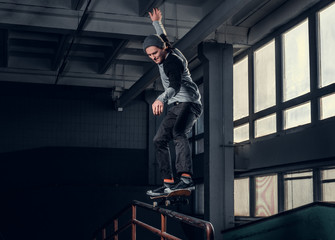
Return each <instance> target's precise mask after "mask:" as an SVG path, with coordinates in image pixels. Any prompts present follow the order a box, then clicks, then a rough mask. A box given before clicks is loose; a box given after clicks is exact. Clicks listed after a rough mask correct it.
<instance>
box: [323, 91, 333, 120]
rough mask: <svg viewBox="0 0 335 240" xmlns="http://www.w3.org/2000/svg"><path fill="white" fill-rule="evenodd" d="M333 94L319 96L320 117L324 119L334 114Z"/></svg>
mask: <svg viewBox="0 0 335 240" xmlns="http://www.w3.org/2000/svg"><path fill="white" fill-rule="evenodd" d="M334 103H335V94H334V93H333V94H331V95H328V96H325V97H322V98H320V119H321V120H323V119H326V118H330V117H334V116H335V104H334Z"/></svg>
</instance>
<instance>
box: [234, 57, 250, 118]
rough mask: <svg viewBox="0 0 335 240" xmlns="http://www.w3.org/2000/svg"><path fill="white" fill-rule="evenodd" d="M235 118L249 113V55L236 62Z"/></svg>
mask: <svg viewBox="0 0 335 240" xmlns="http://www.w3.org/2000/svg"><path fill="white" fill-rule="evenodd" d="M233 88H234V97H233V98H234V120H236V119H240V118H243V117H246V116H248V115H249V100H248V57H246V58H244V59H243V60H242V61H240V62H238V63H235V64H234V87H233Z"/></svg>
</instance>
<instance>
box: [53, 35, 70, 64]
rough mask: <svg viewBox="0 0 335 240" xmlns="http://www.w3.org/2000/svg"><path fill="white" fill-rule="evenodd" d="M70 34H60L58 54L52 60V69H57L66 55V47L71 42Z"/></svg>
mask: <svg viewBox="0 0 335 240" xmlns="http://www.w3.org/2000/svg"><path fill="white" fill-rule="evenodd" d="M69 40H70V36H69V35H62V36H60V38H59V40H58V44H57V50H56V54H55V56H54V58H53V60H52V64H51V70H52V71H56V70H57V69H58V67H59V65H60V63H61V61H62V58H63V56H64V55H65V51H66V47H67V45H68V43H69Z"/></svg>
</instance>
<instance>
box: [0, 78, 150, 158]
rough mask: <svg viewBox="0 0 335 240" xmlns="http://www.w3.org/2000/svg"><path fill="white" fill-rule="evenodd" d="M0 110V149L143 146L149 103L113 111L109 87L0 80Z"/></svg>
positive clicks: (137, 147) (142, 102)
mask: <svg viewBox="0 0 335 240" xmlns="http://www.w3.org/2000/svg"><path fill="white" fill-rule="evenodd" d="M0 112H1V118H0V132H1V136H2V137H1V138H0V152H11V151H18V150H24V149H34V148H40V147H58V146H63V147H64V146H66V147H94V148H131V149H146V147H147V142H146V133H147V104H146V103H145V102H144V101H134V102H133V103H132V104H130V105H129V106H128V107H127V108H125V109H124V111H123V112H116V111H114V110H113V102H112V99H111V96H110V90H108V89H104V90H102V89H94V88H75V87H66V86H54V85H51V86H50V85H37V84H36V85H29V84H6V83H1V86H0Z"/></svg>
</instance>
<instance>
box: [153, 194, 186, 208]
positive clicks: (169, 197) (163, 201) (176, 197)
mask: <svg viewBox="0 0 335 240" xmlns="http://www.w3.org/2000/svg"><path fill="white" fill-rule="evenodd" d="M190 195H191V191H190V190H176V191H173V192H171V193H168V194H165V195H161V196H156V197H150V199H152V200H153V203H152V206H153V207H158V206H161V205H165V206H166V207H168V206H170V205H176V204H189V200H188V199H187V198H186V197H188V196H190Z"/></svg>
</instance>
